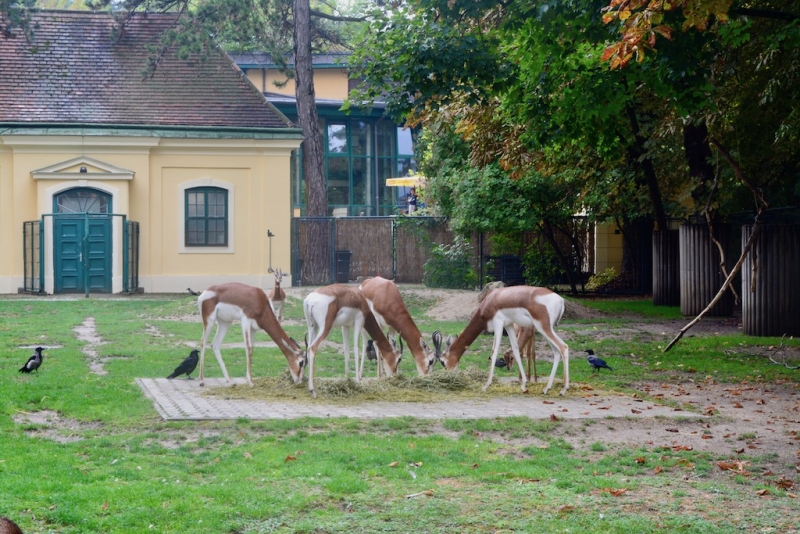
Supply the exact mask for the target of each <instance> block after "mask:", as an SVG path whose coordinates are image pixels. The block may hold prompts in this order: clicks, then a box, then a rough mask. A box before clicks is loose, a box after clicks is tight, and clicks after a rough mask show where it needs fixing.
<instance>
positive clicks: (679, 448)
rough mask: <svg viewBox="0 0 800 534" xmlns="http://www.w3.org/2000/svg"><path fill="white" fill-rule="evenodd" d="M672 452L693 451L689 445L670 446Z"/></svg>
mask: <svg viewBox="0 0 800 534" xmlns="http://www.w3.org/2000/svg"><path fill="white" fill-rule="evenodd" d="M672 450H673V451H675V452H680V451H692V450H694V448H693V447H692V446H690V445H673V446H672Z"/></svg>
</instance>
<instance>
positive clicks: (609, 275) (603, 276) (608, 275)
mask: <svg viewBox="0 0 800 534" xmlns="http://www.w3.org/2000/svg"><path fill="white" fill-rule="evenodd" d="M617 276H618V275H617V270H616V269H614V268H613V267H609V268H608V269H606V270H605V271H603V272H602V273H597V274H593V275H592V276H591V277H589V281H588V282H586V289H588V290H590V291H592V290H594V289H597V288H598V287H602V286H604V285H606V284H607V283H609V282H610V281H612V280H613V279H614V278H616V277H617Z"/></svg>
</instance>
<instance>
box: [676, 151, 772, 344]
mask: <svg viewBox="0 0 800 534" xmlns="http://www.w3.org/2000/svg"><path fill="white" fill-rule="evenodd" d="M709 142H710V143H711V144H712V145H714V147H716V149H717V150H719V152H720V154H722V157H724V158H725V160H726V161H727V162H728V164H730V166H731V167H732V168H733V171H734V172H735V173H736V176H737V177H738V178H739V179H740V180H741V181H742V182H744V184H745V185H746V186H747V187H748V188H749V189H750V191H752V192H753V195H755V197H756V200H757V202H758V211H757V212H756V217H755V222H754V223H753V233H752V234H750V238H749V239H748V240H747V244H746V245H745V247H744V250H742V255H741V256H739V260H738V261H737V262H736V265H734V266H733V269H732V270H731V272H730V274H729V275H728V278H726V279H725V283H723V284H722V287H721V288H720V290H719V291H718V292H717V294H716V296H714V298H713V299H712V300H711V302H710V303H709V304H708V306H706V308H705V309H704V310H703V311H701V312H700V313H699V314H698V315H697V317H695V318H694V319H692V321H690V322H689V324H687V325H686V326H684V327H683V328H681V329H680V331H679V332H678V335H677V336H675V339H673V340H672V341H670V342H669V345H667V347H666V348H665V349H664V352H667V351H668V350H669V349H671V348H672V347H673V346H674V345H675V344H676V343H677V342H678V341H680V339H681V338H682V337H683V335H684V334H685V333H686V332H688V331H689V329H690V328H692V327H693V326H694V325H696V324H697V323H698V322H700V319H702V318H703V316H704V315H705V314H706V313H708V311H709V310H710V309H711V308H713V307H714V305H715V304H716V303H717V302H718V301H719V299H721V298H722V295H723V294H724V293H725V291H727V289H728V287H729V286H730V285H731V282H732V281H733V278H734V277H735V276H736V273H738V272H739V270H740V269H741V268H742V264H743V263H744V260H745V258H747V255H748V254H749V253H750V249H751V248H753V244H754V243H755V242H756V239H758V234H759V233H760V232H761V223H762V219H761V216H762V215H763V214H764V210H766V209H767V208H768V207H769V203H767V201H766V199H765V198H764V192H763V191H762V190H761V189H760V188H757V187H755V186H754V185H753V184H752V183H750V180H748V179H747V177H746V176H745V175H744V173H742V170H741V169H740V168H739V166H738V165H737V164H736V162H735V161H734V160H733V157H731V155H730V153H729V152H728V150H727V149H726V148H725V147H724V146H723V145H722V144H721V143H720V142H719V141H717V140H716V139H714V138H713V137H712V138H711V139H710V140H709Z"/></svg>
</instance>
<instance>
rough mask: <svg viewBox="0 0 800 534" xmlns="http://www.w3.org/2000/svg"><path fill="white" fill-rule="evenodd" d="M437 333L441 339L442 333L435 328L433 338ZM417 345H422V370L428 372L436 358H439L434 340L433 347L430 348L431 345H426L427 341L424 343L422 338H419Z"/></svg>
mask: <svg viewBox="0 0 800 534" xmlns="http://www.w3.org/2000/svg"><path fill="white" fill-rule="evenodd" d="M437 334H438V335H439V338H440V339H441V336H442V334H441V333H440V332H439V331H438V330H437V331H436V332H434V333H433V338H434V340H435V339H436V335H437ZM419 346H420V347H422V352H424V353H425V369H424V371H425V374H428V373H430V372H431V371H432V370H433V366H434V365H435V364H436V360H438V359H439V356H438V354H437V353H436V348H435V341H434V348H431V347H429V346H428V344H427V343H425V340H424V339H423V338H420V340H419Z"/></svg>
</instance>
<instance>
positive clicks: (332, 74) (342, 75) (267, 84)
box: [247, 67, 348, 100]
mask: <svg viewBox="0 0 800 534" xmlns="http://www.w3.org/2000/svg"><path fill="white" fill-rule="evenodd" d="M247 77H248V78H249V79H250V81H251V82H253V85H255V86H256V87H258V88H259V89H260V90H261V91H262V92H266V93H278V94H281V95H287V96H294V95H295V85H294V80H288V81H287V80H286V76H285V75H283V74H282V73H281V72H279V71H278V70H276V69H248V70H247ZM276 81H277V82H279V83H284V82H286V84H285V85H284V86H282V87H278V86H276V85H275V82H276ZM314 93H315V94H316V97H317V98H330V99H334V100H343V99H345V98H347V93H348V77H347V69H345V68H344V67H342V68H325V69H321V68H317V69H315V70H314Z"/></svg>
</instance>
